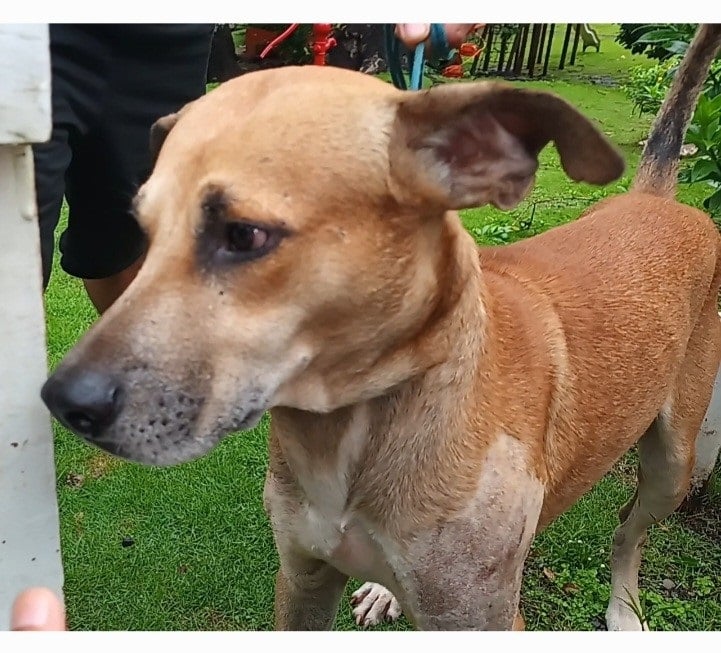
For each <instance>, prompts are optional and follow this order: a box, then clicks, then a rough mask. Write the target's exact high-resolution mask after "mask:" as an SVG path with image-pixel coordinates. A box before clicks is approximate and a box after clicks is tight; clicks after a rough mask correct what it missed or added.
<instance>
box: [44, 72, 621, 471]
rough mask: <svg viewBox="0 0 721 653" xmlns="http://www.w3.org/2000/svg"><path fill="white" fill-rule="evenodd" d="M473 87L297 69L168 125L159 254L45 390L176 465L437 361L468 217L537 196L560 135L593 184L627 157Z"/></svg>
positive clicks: (564, 149)
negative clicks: (409, 84)
mask: <svg viewBox="0 0 721 653" xmlns="http://www.w3.org/2000/svg"><path fill="white" fill-rule="evenodd" d="M458 86H459V87H460V86H464V85H458ZM465 86H467V87H468V89H467V90H466V89H461V88H456V89H452V88H448V89H438V90H437V91H436V92H431V93H417V94H411V95H409V94H407V93H402V92H400V91H397V90H396V89H394V88H393V87H391V86H390V85H388V84H386V83H384V82H381V81H379V80H376V79H373V78H371V77H369V76H367V75H362V74H360V73H350V72H348V71H342V70H338V69H329V70H327V69H319V68H314V67H304V68H282V69H276V70H272V71H265V72H263V73H251V74H248V75H244V76H242V77H240V78H237V79H235V80H232V81H231V82H227V83H226V84H224V85H221V86H220V87H219V88H218V89H216V90H214V91H212V92H211V93H209V94H208V95H207V96H204V97H203V98H201V99H199V100H197V101H196V102H194V103H192V104H191V105H188V106H187V107H186V108H185V109H183V110H182V111H181V112H179V113H178V114H176V115H173V116H169V117H167V118H165V119H162V120H161V121H159V122H158V123H157V124H156V126H155V127H154V130H153V133H152V137H151V141H152V142H153V144H154V146H155V147H156V148H157V149H159V153H158V155H157V159H156V162H155V167H154V170H153V173H152V175H151V176H150V178H149V179H148V181H147V182H146V183H145V184H144V185H143V186H142V187H141V189H140V190H139V192H138V195H137V197H136V198H135V201H134V209H135V214H136V217H137V219H138V222H139V223H140V225H141V226H142V227H143V229H144V230H145V231H146V233H147V235H148V238H149V242H150V246H149V250H148V253H147V256H146V259H145V262H144V264H143V266H142V268H141V270H140V272H139V274H138V277H137V278H136V279H135V281H134V282H133V283H132V284H131V286H130V287H129V288H128V290H127V291H126V292H125V293H124V294H123V296H122V297H121V298H120V299H119V300H118V301H117V302H116V303H115V305H113V306H112V307H111V309H110V310H109V311H108V312H107V313H106V314H105V315H104V316H103V317H102V318H101V319H100V320H99V321H98V322H97V323H96V324H95V325H94V326H93V328H92V329H91V330H90V331H89V332H88V333H87V334H86V335H85V337H84V338H83V339H82V340H81V341H80V342H79V343H78V345H76V347H75V348H74V349H73V350H72V351H71V352H70V353H69V354H68V355H67V356H66V358H65V359H64V361H63V362H62V363H61V364H60V366H59V367H58V369H57V370H56V371H55V373H54V374H53V375H52V377H51V378H50V379H49V380H48V382H47V383H46V384H45V386H44V388H43V393H42V394H43V399H44V400H45V401H46V403H47V404H48V406H49V407H50V409H51V411H52V412H53V413H54V414H55V415H56V417H57V418H58V419H59V420H60V421H61V422H63V423H64V424H65V425H66V426H68V427H69V428H70V429H71V430H73V431H75V432H76V433H78V434H80V435H82V436H83V437H85V438H86V439H88V440H89V441H90V442H93V443H94V444H96V445H98V446H100V447H102V448H104V449H106V450H108V451H110V452H112V453H114V454H117V455H120V456H123V457H126V458H129V459H131V460H136V461H140V462H145V463H150V464H157V465H167V464H173V463H178V462H182V461H185V460H189V459H192V458H195V457H198V456H200V455H202V454H203V453H205V452H206V451H208V450H209V449H210V448H212V447H213V446H214V445H215V444H216V443H217V442H218V441H219V440H220V439H221V438H222V437H223V436H224V435H226V434H228V433H230V432H233V431H238V430H243V429H247V428H250V427H252V426H254V425H255V424H256V423H257V422H258V421H259V419H260V418H261V416H262V415H263V413H264V412H265V411H266V410H267V409H269V408H272V407H274V406H288V407H294V408H298V409H302V410H309V411H317V412H324V411H330V410H333V409H335V408H338V407H340V406H342V405H347V404H350V403H353V402H355V401H359V400H362V399H366V398H370V397H372V396H376V395H379V394H381V393H383V392H385V391H386V390H387V389H388V388H389V387H390V386H391V385H393V384H396V383H398V382H400V381H402V380H404V379H403V375H404V374H410V373H412V372H414V371H415V372H417V371H418V370H419V369H422V367H423V365H424V364H425V362H424V357H425V356H426V353H423V352H419V351H416V350H415V349H414V345H413V343H414V342H415V341H416V340H417V337H418V334H419V331H420V330H421V329H422V328H423V325H424V324H425V323H426V322H427V320H428V317H429V315H431V313H432V312H433V310H434V308H435V307H436V306H437V305H438V302H439V301H440V294H441V293H442V279H443V277H444V275H446V274H447V273H448V269H449V263H451V262H452V261H450V258H452V257H453V253H454V252H455V251H456V249H457V244H458V240H459V239H464V238H466V239H467V238H469V237H468V236H467V235H466V234H465V233H464V232H463V230H462V228H460V226H459V224H460V223H458V220H457V217H456V216H455V214H454V213H449V212H448V211H450V210H452V209H458V208H463V207H465V206H474V205H480V204H485V203H489V202H490V203H494V204H496V205H497V206H500V207H502V208H507V207H510V206H513V205H515V204H516V203H518V202H519V201H520V200H521V199H522V198H523V196H524V195H525V194H526V193H527V192H528V190H529V188H530V187H531V185H532V182H533V178H534V174H535V170H536V167H537V154H538V152H539V150H540V149H541V148H542V147H543V146H544V145H545V144H546V143H547V142H548V141H550V140H553V141H555V143H556V147H557V149H558V150H559V153H560V155H561V160H562V163H563V165H564V167H565V168H566V170H567V172H568V174H569V175H570V176H572V177H573V178H576V179H585V180H587V181H591V182H593V183H606V182H607V181H611V180H612V179H614V178H616V177H617V176H619V175H620V174H621V172H622V169H623V162H622V160H621V159H620V157H619V156H618V154H617V153H616V151H615V150H614V149H613V148H612V147H611V146H610V145H609V144H608V143H607V141H606V140H605V138H604V137H603V136H601V135H600V133H599V132H598V131H597V130H596V129H595V127H593V125H592V124H591V123H590V122H589V121H588V120H586V119H585V118H583V117H582V116H581V115H580V114H578V113H577V112H576V111H575V110H574V109H572V108H571V107H570V106H569V105H567V104H565V103H564V102H562V101H560V100H559V99H558V98H555V97H553V96H549V95H546V94H541V93H534V92H528V91H520V90H518V89H512V88H509V87H506V86H502V85H497V84H472V85H470V84H469V85H465ZM569 131H570V132H571V133H567V132H569ZM590 150H591V151H590ZM451 267H452V266H451Z"/></svg>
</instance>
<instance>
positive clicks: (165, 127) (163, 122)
mask: <svg viewBox="0 0 721 653" xmlns="http://www.w3.org/2000/svg"><path fill="white" fill-rule="evenodd" d="M178 117H179V116H178V114H177V113H171V114H169V115H167V116H163V117H162V118H158V120H156V121H155V122H154V123H153V125H152V127H151V128H150V158H151V160H152V162H153V166H154V165H155V162H156V161H157V160H158V154H160V148H161V147H162V146H163V143H164V142H165V139H166V137H167V136H168V134H169V133H170V130H171V129H172V128H173V127H175V123H176V122H178Z"/></svg>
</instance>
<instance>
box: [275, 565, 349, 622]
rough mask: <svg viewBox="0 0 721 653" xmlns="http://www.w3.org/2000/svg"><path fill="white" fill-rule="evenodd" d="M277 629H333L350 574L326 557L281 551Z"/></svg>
mask: <svg viewBox="0 0 721 653" xmlns="http://www.w3.org/2000/svg"><path fill="white" fill-rule="evenodd" d="M280 555H281V563H280V569H279V570H278V575H277V576H276V580H275V627H276V630H330V629H331V627H332V626H333V620H334V619H335V615H336V612H337V611H338V604H339V602H340V599H341V596H342V594H343V590H344V589H345V586H346V582H347V581H348V577H347V576H345V575H344V574H342V573H341V572H339V571H338V570H337V569H335V568H334V567H332V566H331V565H329V564H327V563H326V562H323V561H322V560H313V559H310V558H305V557H303V556H301V555H298V554H295V553H290V552H288V551H285V552H283V551H280Z"/></svg>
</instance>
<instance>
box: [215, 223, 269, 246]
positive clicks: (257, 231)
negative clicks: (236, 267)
mask: <svg viewBox="0 0 721 653" xmlns="http://www.w3.org/2000/svg"><path fill="white" fill-rule="evenodd" d="M268 239H269V234H268V232H267V231H265V230H264V229H261V228H260V227H255V226H253V225H250V224H242V223H239V222H231V223H228V224H227V225H226V226H225V248H226V249H227V250H228V251H229V252H239V253H240V252H253V251H256V250H259V249H262V248H263V247H264V246H265V245H266V244H267V243H268Z"/></svg>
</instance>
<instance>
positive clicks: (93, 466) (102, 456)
mask: <svg viewBox="0 0 721 653" xmlns="http://www.w3.org/2000/svg"><path fill="white" fill-rule="evenodd" d="M122 464H123V461H122V460H120V459H119V458H115V457H113V456H110V455H108V454H106V453H102V452H98V453H96V454H94V455H93V456H91V457H90V458H88V460H87V462H86V465H87V476H88V477H89V478H92V479H95V480H97V479H99V478H103V477H104V476H107V475H108V474H109V473H110V472H112V471H113V470H115V469H117V468H118V467H120V466H121V465H122Z"/></svg>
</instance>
